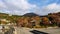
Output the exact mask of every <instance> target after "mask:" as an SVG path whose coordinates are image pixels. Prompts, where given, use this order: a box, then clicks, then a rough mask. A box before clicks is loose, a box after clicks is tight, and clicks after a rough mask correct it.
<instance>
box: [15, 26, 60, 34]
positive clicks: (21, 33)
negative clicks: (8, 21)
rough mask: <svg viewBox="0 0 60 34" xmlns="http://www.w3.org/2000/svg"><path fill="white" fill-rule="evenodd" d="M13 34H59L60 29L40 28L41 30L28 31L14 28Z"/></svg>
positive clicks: (27, 29)
mask: <svg viewBox="0 0 60 34" xmlns="http://www.w3.org/2000/svg"><path fill="white" fill-rule="evenodd" d="M15 31H16V32H15V34H60V28H47V29H46V28H41V29H29V28H19V27H18V28H15Z"/></svg>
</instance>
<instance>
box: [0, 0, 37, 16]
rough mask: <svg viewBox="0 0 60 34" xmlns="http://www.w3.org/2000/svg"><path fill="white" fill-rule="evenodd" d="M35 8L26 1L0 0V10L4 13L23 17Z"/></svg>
mask: <svg viewBox="0 0 60 34" xmlns="http://www.w3.org/2000/svg"><path fill="white" fill-rule="evenodd" d="M35 7H36V5H32V4H30V3H28V1H27V0H0V10H1V11H2V12H4V13H9V14H18V15H23V14H25V13H28V12H31V11H29V10H31V9H33V8H35ZM1 11H0V12H1Z"/></svg>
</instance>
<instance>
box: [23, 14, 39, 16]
mask: <svg viewBox="0 0 60 34" xmlns="http://www.w3.org/2000/svg"><path fill="white" fill-rule="evenodd" d="M23 16H29V17H32V16H39V15H37V14H35V13H26V14H24V15H23Z"/></svg>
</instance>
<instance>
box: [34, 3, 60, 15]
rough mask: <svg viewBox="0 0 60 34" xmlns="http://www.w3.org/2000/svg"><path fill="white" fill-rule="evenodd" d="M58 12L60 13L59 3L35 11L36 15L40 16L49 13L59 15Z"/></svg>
mask: <svg viewBox="0 0 60 34" xmlns="http://www.w3.org/2000/svg"><path fill="white" fill-rule="evenodd" d="M57 12H60V5H59V4H57V3H52V4H49V5H46V6H44V7H43V8H41V9H38V11H36V10H35V13H36V14H39V15H47V14H48V13H57Z"/></svg>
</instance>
